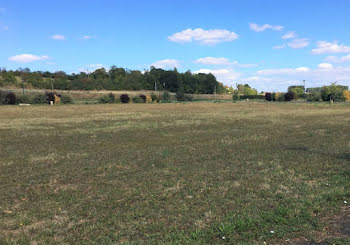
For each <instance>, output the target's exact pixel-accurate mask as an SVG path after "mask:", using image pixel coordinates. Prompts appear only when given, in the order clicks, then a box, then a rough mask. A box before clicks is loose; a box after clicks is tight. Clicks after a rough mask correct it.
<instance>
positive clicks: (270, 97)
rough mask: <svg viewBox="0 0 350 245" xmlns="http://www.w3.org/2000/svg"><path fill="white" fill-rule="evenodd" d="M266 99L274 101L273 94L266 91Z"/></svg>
mask: <svg viewBox="0 0 350 245" xmlns="http://www.w3.org/2000/svg"><path fill="white" fill-rule="evenodd" d="M265 100H267V101H272V94H271V93H266V94H265Z"/></svg>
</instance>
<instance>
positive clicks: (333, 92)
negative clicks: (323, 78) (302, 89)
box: [321, 84, 348, 101]
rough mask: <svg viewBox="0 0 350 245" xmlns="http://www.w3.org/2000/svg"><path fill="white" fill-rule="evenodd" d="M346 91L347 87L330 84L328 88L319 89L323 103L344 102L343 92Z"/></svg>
mask: <svg viewBox="0 0 350 245" xmlns="http://www.w3.org/2000/svg"><path fill="white" fill-rule="evenodd" d="M345 90H348V87H347V86H340V85H335V84H332V85H330V86H323V87H322V89H321V97H322V100H323V101H330V100H333V101H344V100H345V98H344V94H343V92H344V91H345Z"/></svg>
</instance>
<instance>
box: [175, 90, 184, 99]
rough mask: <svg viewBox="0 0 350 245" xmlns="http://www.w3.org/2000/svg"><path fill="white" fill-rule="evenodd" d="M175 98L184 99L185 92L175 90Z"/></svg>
mask: <svg viewBox="0 0 350 245" xmlns="http://www.w3.org/2000/svg"><path fill="white" fill-rule="evenodd" d="M176 100H177V101H185V100H186V96H185V93H184V92H182V91H177V92H176Z"/></svg>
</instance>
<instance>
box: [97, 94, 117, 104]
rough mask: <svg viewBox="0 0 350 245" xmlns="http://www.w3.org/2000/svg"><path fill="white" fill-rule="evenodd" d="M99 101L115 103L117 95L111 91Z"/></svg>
mask: <svg viewBox="0 0 350 245" xmlns="http://www.w3.org/2000/svg"><path fill="white" fill-rule="evenodd" d="M98 102H99V103H101V104H106V103H114V102H115V96H114V94H113V93H109V94H108V95H105V96H102V97H101V98H99V99H98Z"/></svg>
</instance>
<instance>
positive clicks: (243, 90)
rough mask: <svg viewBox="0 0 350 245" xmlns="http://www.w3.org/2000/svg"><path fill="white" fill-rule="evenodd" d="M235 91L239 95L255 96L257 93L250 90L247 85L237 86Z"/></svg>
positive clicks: (254, 90)
mask: <svg viewBox="0 0 350 245" xmlns="http://www.w3.org/2000/svg"><path fill="white" fill-rule="evenodd" d="M237 90H238V93H239V94H243V95H257V94H258V91H257V90H256V89H253V88H251V87H250V86H249V85H248V84H244V85H243V84H238V85H237Z"/></svg>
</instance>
